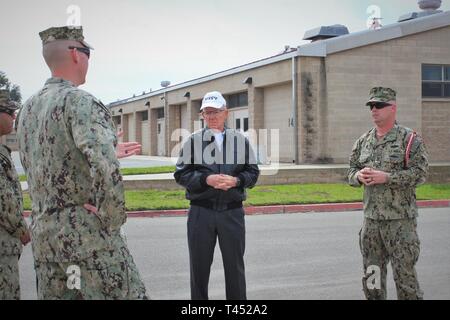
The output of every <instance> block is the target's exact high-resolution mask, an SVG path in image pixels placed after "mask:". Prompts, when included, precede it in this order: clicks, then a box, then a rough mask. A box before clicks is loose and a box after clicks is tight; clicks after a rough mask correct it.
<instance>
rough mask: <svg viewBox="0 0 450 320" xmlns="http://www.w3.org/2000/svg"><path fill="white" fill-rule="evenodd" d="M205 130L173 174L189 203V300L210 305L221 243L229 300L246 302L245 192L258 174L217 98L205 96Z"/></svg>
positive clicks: (196, 135) (245, 144)
mask: <svg viewBox="0 0 450 320" xmlns="http://www.w3.org/2000/svg"><path fill="white" fill-rule="evenodd" d="M200 111H201V114H202V116H203V118H204V119H205V121H206V124H207V127H206V128H205V129H203V130H201V131H198V132H196V133H194V134H193V135H192V136H191V137H190V138H189V140H188V141H187V142H186V143H185V144H184V146H183V149H182V151H181V155H180V158H179V159H178V163H177V169H176V172H175V174H174V176H175V180H176V181H177V183H178V184H180V185H182V186H183V187H185V188H186V198H187V199H188V200H190V208H189V214H188V223H187V227H188V245H189V257H190V270H191V298H192V299H193V300H207V299H208V298H209V297H208V283H209V275H210V269H211V264H212V262H213V257H214V248H215V245H216V241H217V238H218V239H219V245H220V249H221V252H222V258H223V265H224V271H225V283H226V298H227V299H228V300H246V299H247V294H246V282H245V266H244V252H245V220H244V216H245V212H244V208H243V204H242V202H243V201H245V200H246V192H245V189H246V188H252V187H254V186H255V184H256V182H257V180H258V176H259V169H258V166H257V163H256V159H255V156H254V153H253V150H252V148H251V147H250V144H249V141H248V140H247V139H246V138H245V137H244V136H243V135H242V134H241V133H239V132H237V131H235V130H231V129H228V128H226V126H225V122H226V120H227V117H228V110H227V108H226V101H225V99H224V98H223V96H222V95H221V94H220V93H219V92H210V93H208V94H206V95H205V97H204V98H203V102H202V107H201V109H200Z"/></svg>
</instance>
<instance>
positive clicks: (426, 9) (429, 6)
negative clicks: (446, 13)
mask: <svg viewBox="0 0 450 320" xmlns="http://www.w3.org/2000/svg"><path fill="white" fill-rule="evenodd" d="M417 4H418V5H419V8H420V9H422V10H423V11H422V12H411V13H407V14H404V15H402V16H400V18H398V22H403V21H408V20H412V19H417V18H422V17H426V16H429V15H432V14H436V13H440V12H442V10H438V9H439V8H440V7H441V4H442V0H420V1H417Z"/></svg>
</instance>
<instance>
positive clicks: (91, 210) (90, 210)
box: [83, 203, 98, 215]
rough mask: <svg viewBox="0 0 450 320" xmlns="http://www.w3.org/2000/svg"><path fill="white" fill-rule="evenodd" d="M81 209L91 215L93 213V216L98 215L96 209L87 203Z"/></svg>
mask: <svg viewBox="0 0 450 320" xmlns="http://www.w3.org/2000/svg"><path fill="white" fill-rule="evenodd" d="M83 207H84V208H85V209H86V210H87V211H89V212H91V213H93V214H95V215H96V214H97V213H98V210H97V208H96V207H94V206H93V205H90V204H89V203H86V204H85V205H84V206H83Z"/></svg>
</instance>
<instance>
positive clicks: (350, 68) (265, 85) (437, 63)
mask: <svg viewBox="0 0 450 320" xmlns="http://www.w3.org/2000/svg"><path fill="white" fill-rule="evenodd" d="M416 16H417V14H411V16H410V17H409V18H408V17H407V18H405V19H409V20H406V21H402V22H398V23H395V24H392V25H388V26H384V27H381V28H378V29H370V30H366V31H362V32H357V33H351V34H344V35H340V36H339V35H338V36H336V34H327V32H326V30H327V28H326V27H325V28H318V29H316V30H312V32H309V33H307V35H309V37H307V38H308V39H311V40H313V41H312V42H311V43H309V44H305V45H302V46H299V47H298V48H295V49H286V51H285V52H284V53H282V54H279V55H277V56H273V57H269V58H267V59H263V60H260V61H256V62H253V63H249V64H246V65H243V66H239V67H236V68H233V69H230V70H226V71H223V72H219V73H216V74H212V75H209V76H205V77H203V78H200V79H195V80H191V81H188V82H185V83H181V84H177V85H173V86H169V87H166V88H163V89H160V90H158V91H154V92H150V93H147V94H143V95H141V96H135V97H131V98H129V99H125V100H122V101H118V102H114V103H111V104H110V105H109V107H110V108H111V111H112V113H113V116H114V121H115V122H116V124H117V125H118V126H120V127H121V128H122V129H123V131H124V132H125V135H124V138H123V140H124V141H138V142H140V143H142V146H143V151H142V153H143V154H145V155H152V156H170V155H171V151H172V150H173V148H174V146H175V145H177V144H178V142H179V140H180V136H179V135H178V133H177V132H176V129H179V128H182V129H186V130H187V131H188V132H193V131H195V130H197V129H199V128H200V127H201V126H202V125H203V123H202V120H201V117H200V116H199V108H200V104H201V99H202V97H203V96H204V94H205V93H207V92H209V91H215V90H217V91H220V92H222V93H223V94H224V96H225V98H226V99H227V101H228V105H229V108H230V111H231V114H230V117H229V121H228V126H229V127H232V128H236V129H240V130H242V131H248V130H250V131H251V130H256V132H257V133H258V134H259V133H260V132H263V131H261V129H267V130H269V135H270V133H271V132H279V139H276V138H268V139H267V141H265V139H262V138H261V137H262V136H264V134H262V135H261V137H260V139H258V144H259V145H260V150H259V153H260V155H261V159H263V158H264V157H265V154H266V153H268V154H267V160H272V161H273V160H276V158H277V156H278V155H276V154H271V151H270V150H272V149H273V148H272V147H273V145H272V144H278V143H279V160H280V161H281V162H285V163H298V164H306V163H347V162H348V157H349V154H350V151H351V148H352V145H353V143H354V141H355V140H356V139H357V138H358V137H359V136H360V135H361V134H362V133H364V132H366V131H367V130H368V129H369V128H370V127H371V126H372V121H371V117H370V113H369V110H368V108H367V107H365V102H366V101H367V98H368V93H369V90H370V88H372V87H374V86H387V87H392V88H394V89H396V90H397V93H398V110H399V112H398V120H399V123H401V124H403V125H406V126H408V127H410V128H413V129H415V130H416V131H417V132H418V133H420V134H421V135H422V136H423V137H424V139H425V142H426V144H427V146H428V150H429V153H430V161H432V162H446V161H447V162H448V161H450V12H435V13H433V14H429V15H425V16H423V17H420V16H421V15H420V14H419V17H418V18H415V17H416ZM333 27H337V26H333ZM331 29H333V28H331ZM341 29H342V28H341ZM324 30H325V33H324V32H323V31H324ZM271 130H272V131H271ZM273 130H278V131H273ZM172 135H173V136H172ZM272 140H273V141H272ZM272 142H273V143H272Z"/></svg>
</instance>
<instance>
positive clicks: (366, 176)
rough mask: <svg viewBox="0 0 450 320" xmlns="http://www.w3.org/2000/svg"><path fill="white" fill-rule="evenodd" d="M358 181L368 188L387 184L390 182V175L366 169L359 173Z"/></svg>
mask: <svg viewBox="0 0 450 320" xmlns="http://www.w3.org/2000/svg"><path fill="white" fill-rule="evenodd" d="M358 180H359V181H361V183H363V184H364V185H366V186H374V185H379V184H385V183H387V182H388V180H389V174H387V173H386V172H384V171H379V170H374V169H372V168H364V169H362V170H361V171H359V172H358Z"/></svg>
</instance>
